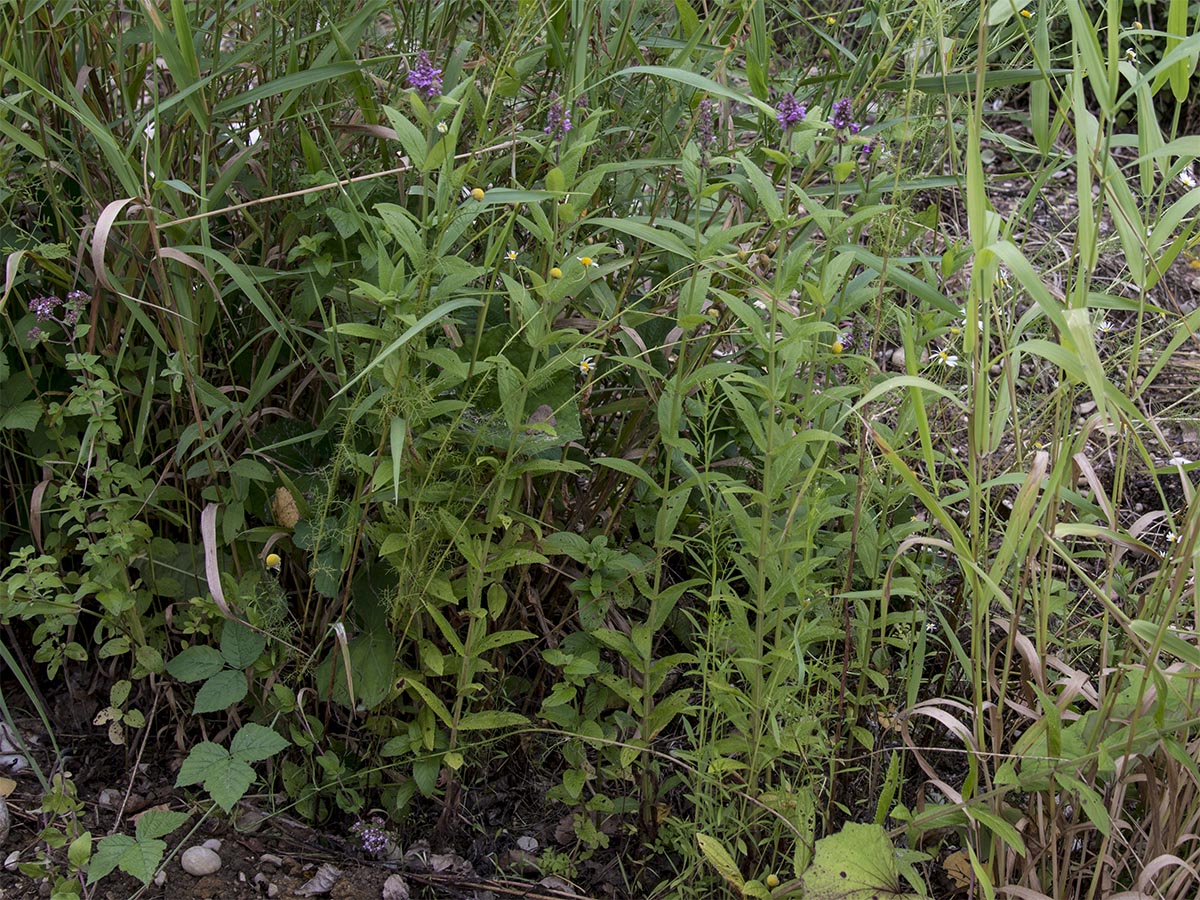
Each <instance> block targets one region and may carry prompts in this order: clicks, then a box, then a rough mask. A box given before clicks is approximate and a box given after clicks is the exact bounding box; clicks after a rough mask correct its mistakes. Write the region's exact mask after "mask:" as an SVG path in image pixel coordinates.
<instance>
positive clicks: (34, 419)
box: [0, 400, 42, 431]
mask: <svg viewBox="0 0 1200 900" xmlns="http://www.w3.org/2000/svg"><path fill="white" fill-rule="evenodd" d="M41 418H42V404H40V403H39V402H38V401H36V400H26V401H25V402H24V403H17V404H14V405H13V406H11V407H9V408H8V409H6V410H5V411H4V414H3V415H0V430H4V429H12V428H20V429H21V430H22V431H33V429H35V428H37V423H38V421H39V420H40V419H41Z"/></svg>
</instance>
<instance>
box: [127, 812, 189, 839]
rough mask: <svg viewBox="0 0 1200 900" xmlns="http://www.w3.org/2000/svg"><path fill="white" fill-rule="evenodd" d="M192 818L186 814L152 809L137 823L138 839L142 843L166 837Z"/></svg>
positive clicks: (143, 814)
mask: <svg viewBox="0 0 1200 900" xmlns="http://www.w3.org/2000/svg"><path fill="white" fill-rule="evenodd" d="M189 818H191V817H190V816H189V815H188V814H187V813H185V812H176V811H173V810H168V809H150V810H147V811H146V812H144V813H142V816H141V818H140V819H138V823H137V837H138V840H140V841H145V840H151V839H153V838H160V837H166V836H167V835H168V834H170V833H171V832H172V831H174V830H175V829H176V828H178V827H180V826H181V825H183V824H184V823H185V822H187V820H188V819H189Z"/></svg>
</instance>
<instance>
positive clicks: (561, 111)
mask: <svg viewBox="0 0 1200 900" xmlns="http://www.w3.org/2000/svg"><path fill="white" fill-rule="evenodd" d="M550 100H551V101H552V102H551V103H550V111H549V112H548V113H546V127H545V128H543V129H542V131H544V132H546V134H548V135H550V137H551V138H558V139H559V140H562V139H563V138H565V137H566V136H567V132H568V131H570V130H571V128H572V127H574V126H572V125H571V111H570V110H569V109H567V108H566V107H564V106H563V102H562V100H561V99H560V98H559V96H558V94H551V95H550Z"/></svg>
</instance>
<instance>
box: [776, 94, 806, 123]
mask: <svg viewBox="0 0 1200 900" xmlns="http://www.w3.org/2000/svg"><path fill="white" fill-rule="evenodd" d="M807 112H808V110H807V109H806V108H805V107H804V105H803V104H801V103H798V102H797V101H796V95H795V94H793V93H791V92H790V91H789V92H788V93H786V94H784V95H783V96H782V97H780V98H779V104H778V105H777V106H776V107H775V118H776V119H778V120H779V127H780V128H782V129H783V130H784V131H787V130H788V129H789V128H791V127H792V126H793V125H795V124H797V123H798V122H803V121H804V116H805V114H806V113H807Z"/></svg>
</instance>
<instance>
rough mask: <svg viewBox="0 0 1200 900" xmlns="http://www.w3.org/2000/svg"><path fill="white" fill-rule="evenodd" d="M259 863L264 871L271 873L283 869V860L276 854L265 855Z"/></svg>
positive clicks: (260, 858) (259, 859)
mask: <svg viewBox="0 0 1200 900" xmlns="http://www.w3.org/2000/svg"><path fill="white" fill-rule="evenodd" d="M258 862H259V864H260V865H261V866H262V867H263V868H264V869H269V870H271V871H275V870H277V869H282V868H283V859H282V858H281V857H278V856H276V855H275V854H274V853H264V854H263V855H262V856H260V857H259V858H258Z"/></svg>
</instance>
